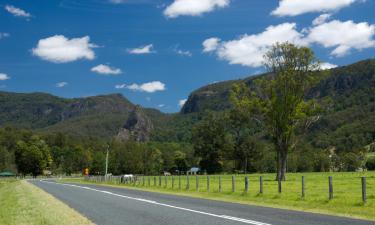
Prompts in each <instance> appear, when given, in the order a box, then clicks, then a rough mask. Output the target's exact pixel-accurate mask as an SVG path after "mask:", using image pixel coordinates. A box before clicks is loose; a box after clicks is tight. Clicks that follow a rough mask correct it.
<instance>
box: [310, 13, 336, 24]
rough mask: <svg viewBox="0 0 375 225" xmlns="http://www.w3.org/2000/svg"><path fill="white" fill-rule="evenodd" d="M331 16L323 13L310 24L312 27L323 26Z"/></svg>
mask: <svg viewBox="0 0 375 225" xmlns="http://www.w3.org/2000/svg"><path fill="white" fill-rule="evenodd" d="M331 16H332V15H331V14H328V13H325V14H322V15H320V16H318V17H317V18H315V19H314V20H313V22H312V24H313V25H314V26H318V25H320V24H323V23H325V22H326V21H327V20H328V19H329V18H331Z"/></svg>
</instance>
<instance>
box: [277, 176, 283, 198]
mask: <svg viewBox="0 0 375 225" xmlns="http://www.w3.org/2000/svg"><path fill="white" fill-rule="evenodd" d="M281 185H282V183H281V178H279V179H277V189H278V192H279V194H281V190H282V189H281V187H282V186H281Z"/></svg>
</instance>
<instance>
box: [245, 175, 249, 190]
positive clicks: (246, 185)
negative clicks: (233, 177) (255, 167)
mask: <svg viewBox="0 0 375 225" xmlns="http://www.w3.org/2000/svg"><path fill="white" fill-rule="evenodd" d="M248 191H249V178H248V177H247V176H246V177H245V192H246V193H247V192H248Z"/></svg>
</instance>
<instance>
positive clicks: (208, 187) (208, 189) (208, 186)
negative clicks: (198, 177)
mask: <svg viewBox="0 0 375 225" xmlns="http://www.w3.org/2000/svg"><path fill="white" fill-rule="evenodd" d="M207 192H210V176H207Z"/></svg>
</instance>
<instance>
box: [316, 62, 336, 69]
mask: <svg viewBox="0 0 375 225" xmlns="http://www.w3.org/2000/svg"><path fill="white" fill-rule="evenodd" d="M336 67H337V65H335V64H331V63H328V62H323V63H321V64H320V69H321V70H329V69H333V68H336Z"/></svg>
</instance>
